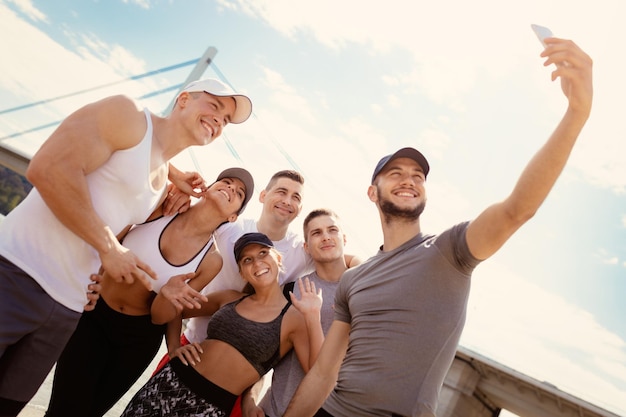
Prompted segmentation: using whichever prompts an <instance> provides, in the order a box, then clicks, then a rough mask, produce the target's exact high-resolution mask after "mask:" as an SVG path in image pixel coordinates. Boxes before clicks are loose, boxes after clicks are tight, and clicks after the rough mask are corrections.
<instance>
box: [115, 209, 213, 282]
mask: <svg viewBox="0 0 626 417" xmlns="http://www.w3.org/2000/svg"><path fill="white" fill-rule="evenodd" d="M176 216H177V215H173V216H167V217H159V218H158V219H154V220H151V221H149V222H146V223H143V224H140V225H137V226H135V227H133V228H132V229H131V230H130V231H129V232H128V234H126V236H125V237H124V240H123V241H122V244H123V245H124V246H125V247H127V248H128V249H130V250H131V251H133V252H134V253H135V255H137V256H138V257H139V259H141V260H142V261H144V262H145V263H147V264H148V265H150V267H151V268H152V269H153V270H154V271H155V272H156V273H157V279H156V281H153V280H151V281H150V282H151V283H152V291H154V292H156V293H158V292H159V290H161V287H162V286H163V285H165V284H166V283H167V281H169V279H170V278H171V277H173V276H174V275H180V274H186V273H188V272H196V270H197V269H198V266H199V265H200V262H202V259H204V256H205V255H206V253H207V251H208V250H209V249H210V248H211V246H212V245H213V236H212V235H207V243H206V244H205V245H204V247H203V248H202V249H200V250H199V251H198V253H196V254H194V255H193V256H192V257H191V258H190V259H189V260H187V261H186V262H184V263H183V264H180V265H173V264H171V263H169V262H168V261H167V259H165V258H164V257H163V253H162V252H161V236H162V235H163V231H165V229H166V228H167V226H168V225H169V224H170V223H171V221H172V220H174V218H175V217H176Z"/></svg>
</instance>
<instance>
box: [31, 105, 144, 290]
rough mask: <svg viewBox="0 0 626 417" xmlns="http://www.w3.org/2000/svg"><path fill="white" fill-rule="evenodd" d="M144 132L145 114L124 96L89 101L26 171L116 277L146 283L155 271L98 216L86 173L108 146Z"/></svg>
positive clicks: (133, 140) (122, 145)
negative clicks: (130, 249) (118, 238)
mask: <svg viewBox="0 0 626 417" xmlns="http://www.w3.org/2000/svg"><path fill="white" fill-rule="evenodd" d="M113 121H114V122H115V123H113ZM144 133H145V117H144V115H143V113H142V112H141V111H140V110H139V109H137V106H136V105H135V104H134V103H133V102H132V100H130V99H129V98H127V97H123V96H115V97H110V98H107V99H104V100H101V101H98V102H95V103H92V104H89V105H87V106H85V107H82V108H81V109H79V110H77V111H76V112H74V113H72V114H71V115H69V116H68V117H67V118H66V119H65V120H64V121H63V122H62V123H61V124H60V125H59V127H58V128H57V129H56V130H55V131H54V132H53V133H52V135H51V136H50V137H49V138H48V140H46V142H44V144H43V145H42V147H41V148H40V149H39V151H38V152H37V153H36V154H35V155H34V156H33V158H32V160H31V161H30V164H29V166H28V169H27V172H26V176H27V178H28V180H29V181H30V182H31V183H32V184H33V185H34V186H35V187H36V188H37V190H38V191H39V193H40V194H41V197H42V198H43V200H44V201H45V203H46V205H47V206H48V207H49V208H50V210H51V211H52V212H53V213H54V215H55V216H56V217H57V218H58V219H59V221H60V222H61V223H62V224H63V225H65V226H66V227H67V228H68V229H69V230H71V231H72V232H73V233H74V234H75V235H77V236H78V237H79V238H81V239H82V240H84V241H85V242H87V243H88V244H89V245H91V246H92V247H93V248H94V249H96V251H97V252H98V254H99V256H100V260H101V262H102V266H103V268H104V269H105V270H106V271H107V272H108V273H109V274H110V275H111V277H112V278H113V279H114V280H115V281H117V282H122V281H127V282H133V281H134V280H135V279H140V280H141V281H142V282H143V283H144V285H146V286H147V287H150V286H151V284H150V282H149V281H150V278H156V274H155V273H154V271H152V269H151V268H150V267H149V266H148V265H147V264H145V263H143V262H142V261H141V260H140V259H138V258H137V257H136V256H135V255H134V254H133V253H132V252H131V251H129V250H128V249H126V248H125V247H123V246H122V245H121V244H120V243H119V242H118V240H117V238H116V236H115V233H114V232H113V231H112V230H111V229H110V227H109V226H108V225H106V224H105V223H104V222H103V221H102V219H101V218H100V217H99V216H98V214H97V213H96V211H95V210H94V207H93V204H92V201H91V196H90V194H89V189H88V185H87V178H86V176H87V174H89V173H91V172H92V171H94V170H95V169H97V168H98V167H100V166H102V165H103V164H104V163H106V161H107V160H108V159H109V158H110V157H111V155H112V154H113V152H115V151H118V150H122V149H127V148H130V147H132V146H134V145H136V144H137V143H138V142H139V140H141V138H142V137H143V135H144Z"/></svg>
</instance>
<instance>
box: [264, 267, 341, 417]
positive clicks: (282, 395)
mask: <svg viewBox="0 0 626 417" xmlns="http://www.w3.org/2000/svg"><path fill="white" fill-rule="evenodd" d="M305 277H308V278H309V279H310V280H311V281H312V282H314V283H315V288H316V289H318V290H319V289H321V290H322V299H323V302H322V309H321V311H320V315H321V322H322V330H323V331H324V334H326V332H327V331H328V329H329V328H330V325H331V323H332V322H333V316H334V309H333V304H334V299H335V297H334V296H335V291H336V290H337V286H338V285H339V281H337V282H330V281H325V280H323V279H321V278H320V277H318V276H317V273H315V272H312V273H310V274H309V275H306V276H305ZM293 293H294V294H295V295H296V297H297V298H300V289H299V288H298V283H297V282H296V284H295V285H294V288H293ZM302 378H304V371H303V370H302V367H301V366H300V362H299V361H298V357H297V356H296V354H295V352H294V351H293V350H291V351H290V352H289V353H288V354H287V355H285V357H284V358H282V359H281V360H280V362H279V363H278V364H277V365H276V366H275V367H274V374H273V375H272V385H271V386H270V387H269V389H268V390H267V392H266V393H265V396H264V397H263V399H262V400H261V402H260V403H259V405H260V406H261V408H263V411H264V412H265V414H266V415H268V416H270V417H280V416H282V415H283V414H284V413H285V410H286V409H287V406H288V405H289V401H291V397H293V394H294V393H295V392H296V389H297V388H298V385H299V384H300V382H301V381H302Z"/></svg>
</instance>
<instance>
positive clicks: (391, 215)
mask: <svg viewBox="0 0 626 417" xmlns="http://www.w3.org/2000/svg"><path fill="white" fill-rule="evenodd" d="M378 198H379V202H380V203H379V204H380V210H381V212H382V213H383V218H384V219H385V223H391V222H392V221H393V220H400V221H405V222H414V221H416V220H418V219H419V218H420V216H421V215H422V212H423V211H424V208H425V207H426V202H425V201H422V202H421V203H420V204H418V205H417V206H416V207H414V208H402V207H398V206H397V205H396V204H394V203H392V202H391V201H389V200H387V199H385V198H383V197H380V195H379V197H378Z"/></svg>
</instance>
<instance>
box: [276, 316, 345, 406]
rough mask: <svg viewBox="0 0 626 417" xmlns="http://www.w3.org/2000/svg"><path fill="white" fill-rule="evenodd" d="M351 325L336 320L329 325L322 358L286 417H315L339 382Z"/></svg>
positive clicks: (311, 371)
mask: <svg viewBox="0 0 626 417" xmlns="http://www.w3.org/2000/svg"><path fill="white" fill-rule="evenodd" d="M349 336H350V323H346V322H342V321H338V320H335V321H333V324H332V325H331V326H330V329H329V330H328V333H327V334H326V339H325V340H324V344H323V345H322V349H321V350H320V353H319V357H318V358H317V360H316V361H315V364H314V365H313V367H312V368H311V370H310V371H309V372H307V374H306V375H305V376H304V379H303V380H302V382H301V383H300V385H299V386H298V389H297V390H296V393H295V394H294V396H293V398H292V399H291V402H290V403H289V407H287V411H286V412H285V417H303V416H312V415H313V414H315V413H316V412H317V410H319V408H320V407H321V406H322V404H323V403H324V400H326V397H328V394H330V392H331V391H332V389H333V387H334V386H335V384H336V383H337V375H338V374H339V368H340V366H341V362H343V358H344V357H345V356H346V351H347V349H348V341H349Z"/></svg>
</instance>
